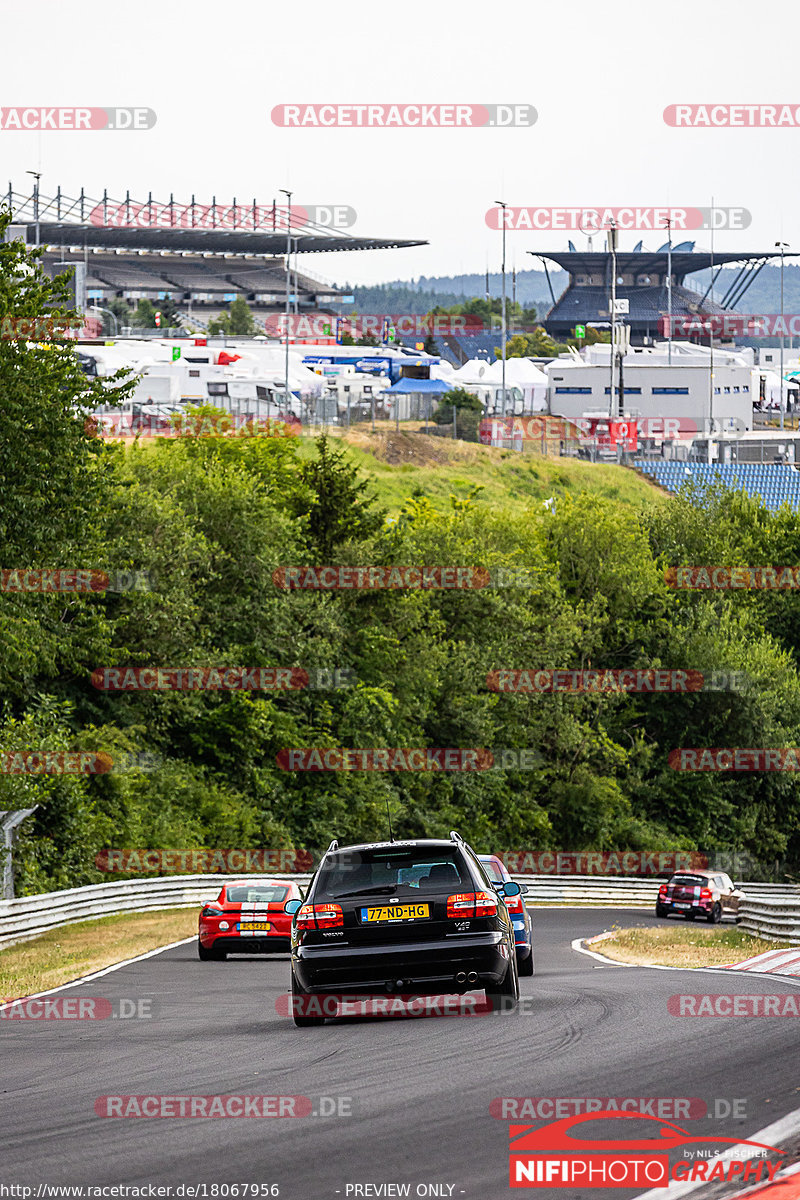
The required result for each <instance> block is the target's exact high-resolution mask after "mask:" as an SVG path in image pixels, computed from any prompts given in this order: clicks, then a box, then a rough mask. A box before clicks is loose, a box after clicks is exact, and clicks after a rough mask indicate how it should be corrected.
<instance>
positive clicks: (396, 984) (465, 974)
mask: <svg viewBox="0 0 800 1200" xmlns="http://www.w3.org/2000/svg"><path fill="white" fill-rule="evenodd" d="M455 981H456V983H457V984H458V985H459V987H463V986H465V985H466V984H473V985H474V984H476V983H477V982H478V972H477V971H459V972H458V974H457V975H456V977H455ZM410 982H411V981H410V980H408V979H389V980H387V982H386V991H387V992H402V991H403V989H404V988H407V987H408V986H409V985H410Z"/></svg>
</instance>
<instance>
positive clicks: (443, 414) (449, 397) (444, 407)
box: [433, 387, 483, 425]
mask: <svg viewBox="0 0 800 1200" xmlns="http://www.w3.org/2000/svg"><path fill="white" fill-rule="evenodd" d="M453 409H455V410H456V411H457V413H458V414H459V415H460V414H461V413H462V412H474V413H481V412H483V405H482V404H481V402H480V400H479V399H478V397H477V396H476V395H474V394H473V393H472V392H470V391H469V390H468V389H467V388H462V387H459V388H452V389H451V390H450V391H449V392H445V393H444V395H443V396H442V398H441V400H440V401H439V407H438V408H437V409H436V412H435V413H434V414H433V419H434V421H435V422H436V424H437V425H450V424H452V421H453Z"/></svg>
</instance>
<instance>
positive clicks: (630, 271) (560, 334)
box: [529, 242, 776, 345]
mask: <svg viewBox="0 0 800 1200" xmlns="http://www.w3.org/2000/svg"><path fill="white" fill-rule="evenodd" d="M639 246H641V243H639ZM639 246H637V248H636V249H635V250H633V251H629V252H626V251H622V250H618V251H617V255H616V269H617V289H616V295H617V299H618V300H623V301H624V300H627V302H628V313H627V314H625V315H624V316H620V318H619V320H620V321H624V323H625V324H626V325H627V326H629V327H630V331H631V342H632V343H633V344H634V345H647V344H648V343H650V342H652V341H654V340H655V339H656V338H658V337H660V336H661V334H662V330H661V329H660V327H659V321H660V319H661V318H662V317H665V316H666V315H667V313H668V311H669V310H670V305H669V299H668V294H667V266H668V261H669V256H668V249H667V246H666V245H664V246H661V247H660V248H659V249H658V250H656V251H653V252H650V251H646V250H641V249H639ZM694 246H695V244H694V242H681V243H679V244H678V245H677V246H675V247H673V249H672V251H671V257H672V303H671V311H672V315H673V317H676V318H677V317H695V318H696V317H697V316H698V315H707V316H711V315H714V314H717V313H733V312H735V311H736V310H734V308H733V307H732V306H733V305H734V304H738V303H739V302H740V301H741V299H742V298H743V296H744V294H745V292H746V291H747V288H748V287H749V286H750V284H751V283H752V282H753V280H754V279H755V278H756V277H757V275H758V273H759V272H760V270H761V269H762V267H764V266H765V265H766V263H767V262H768V261H769V260H770V259H771V258H774V257H776V255H775V254H774V253H772V252H758V251H747V252H743V253H738V254H733V253H727V254H725V253H717V254H714V255H712V254H710V253H708V252H707V251H696V250H695V248H694ZM529 253H531V254H533V255H535V256H536V257H537V258H539V259H541V261H542V264H543V265H544V268H545V271H547V262H548V261H550V262H554V263H557V264H558V266H559V267H561V268H562V270H564V271H566V272H567V273H568V274H569V284H568V285H567V288H566V290H565V291H564V292H563V293H562V294H561V296H559V298H558V299H556V297H555V295H554V294H553V292H552V288H551V296H552V299H553V306H552V308H551V309H550V311H549V313H548V314H547V316H546V317H545V318H544V325H545V328H546V329H547V332H548V333H549V334H550V336H551V337H553V338H555V340H556V341H563V340H564V339H565V338H567V337H570V336H572V333H573V330H574V329H575V326H576V324H581V325H601V326H602V325H606V326H607V325H608V324H609V323H610V320H611V317H610V309H611V269H612V256H611V254H610V253H608V252H592V251H589V252H586V253H582V252H581V251H578V250H575V249H574V247H573V248H571V249H570V250H568V251H564V252H556V253H553V252H551V251H547V250H531V251H529ZM729 263H739V264H741V266H740V269H739V271H737V272H736V273H735V275H734V278H733V280H732V281H731V283H730V284H729V286H728V287H727V288H726V290H725V293H724V294H723V296H722V297H721V298H720V299H719V300H717V299H713V298H712V295H711V293H712V287H711V284H709V286H708V287H706V288H702V289H699V288H696V287H694V286H693V285H692V284H687V283H686V276H687V275H693V274H694V273H695V272H697V271H705V270H708V269H709V268H711V267H713V268H715V269H717V268H721V267H723V266H725V265H726V264H729ZM548 282H549V274H548ZM694 336H695V338H696V335H694ZM705 340H707V338H706V339H705Z"/></svg>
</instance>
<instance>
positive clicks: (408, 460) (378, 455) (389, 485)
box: [303, 422, 666, 515]
mask: <svg viewBox="0 0 800 1200" xmlns="http://www.w3.org/2000/svg"><path fill="white" fill-rule="evenodd" d="M417 428H418V426H417V425H416V423H415V422H410V423H409V425H408V426H407V427H406V428H403V429H401V430H400V432H399V433H397V432H395V430H394V429H391V430H378V431H376V432H375V433H374V434H373V433H372V432H371V430H370V428H369V425H364V426H357V427H353V428H351V429H350V430H349V431H346V430H341V431H336V432H337V433H338V435H339V437H340V439H341V440H342V441H343V442H344V443H345V445H346V446H347V453H348V457H349V459H350V460H351V462H352V463H353V465H354V466H357V467H358V468H359V469H361V470H362V471H363V472H365V473H366V474H368V475H369V476H371V477H372V479H373V480H374V484H375V490H376V492H377V494H378V497H379V500H380V503H381V504H382V505H383V506H384V507H385V508H387V509H388V510H389V513H390V514H391V515H396V514H397V513H398V512H399V511H400V509H401V507H402V506H403V504H404V503H405V501H406V500H407V499H408V497H409V496H411V495H412V494H414V493H415V492H416V493H417V494H419V492H420V491H421V492H423V493H424V494H425V496H427V498H428V499H429V500H430V502H431V504H433V506H434V507H435V508H436V509H438V510H439V511H440V512H445V511H449V510H450V508H451V502H450V497H451V496H455V497H456V498H457V499H466V497H467V496H468V495H469V493H470V491H471V490H472V489H473V488H476V487H479V488H481V489H482V490H481V492H480V494H479V496H478V497H476V502H477V503H479V504H485V505H487V506H489V507H491V508H494V509H501V508H502V509H505V510H506V511H507V512H509V513H513V514H515V515H520V514H521V513H523V512H524V511H525V510H526V509H527V508H529V507H531V506H532V505H538V504H542V503H543V502H544V501H545V500H548V499H550V497H553V496H554V497H555V498H556V499H558V497H559V496H563V495H565V494H567V493H571V494H572V495H573V496H576V495H578V494H580V493H582V492H586V493H593V494H595V495H597V496H598V497H602V498H604V499H614V500H619V501H621V502H622V503H623V504H628V505H633V506H636V507H641V506H643V505H646V504H648V503H650V504H663V503H664V501H665V499H666V497H665V494H664V493H663V492H662V491H661V490H660V489H659V488H657V487H655V486H654V485H653V484H652V483H649V482H648V481H647V480H645V479H643V478H642V477H641V476H639V475H637V474H636V473H635V472H634V471H632V470H631V469H629V468H627V467H618V466H615V465H613V464H605V463H588V462H583V461H578V460H577V459H574V458H558V457H556V458H552V457H548V458H545V457H542V455H541V454H539V453H530V452H526V453H525V454H519V453H517V452H515V451H511V450H499V449H496V448H493V447H491V446H481V445H477V444H476V443H474V442H462V441H452V440H450V439H447V438H438V437H431V436H430V435H428V434H425V433H419V432H417V431H416V430H417ZM303 441H304V447H303V453H304V455H308V456H310V455H311V454H312V453H313V442H312V440H311V439H308V440H307V441H306V439H303Z"/></svg>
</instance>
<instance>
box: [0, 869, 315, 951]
mask: <svg viewBox="0 0 800 1200" xmlns="http://www.w3.org/2000/svg"><path fill="white" fill-rule="evenodd" d="M236 878H237V877H236V876H235V875H234V876H231V875H170V876H166V877H161V878H159V879H126V880H115V881H112V882H109V883H97V884H92V885H90V886H89V887H80V888H69V889H67V890H66V891H63V892H45V893H43V894H42V895H38V896H20V897H19V898H18V899H16V900H0V949H2V947H4V946H11V945H14V943H16V942H24V941H27V940H29V939H30V938H34V937H38V936H39V935H40V934H42V933H46V932H47V931H48V930H49V929H57V928H58V927H59V926H61V925H71V924H73V923H74V922H75V921H89V920H91V919H92V918H93V917H106V916H110V915H111V914H113V913H122V912H148V911H152V910H153V909H158V908H196V907H198V906H199V905H200V904H203V903H204V902H206V901H208V900H213V899H214V898H215V897H216V896H218V895H219V891H220V888H221V887H222V885H223V883H225V882H226V881H229V880H235V879H236ZM239 878H242V877H241V876H239ZM270 878H272V879H293V880H294V881H295V882H296V883H299V884H300V885H301V886H302V885H304V884H307V883H308V882H309V880H310V879H311V876H310V875H280V874H278V873H277V872H276V873H275V874H274V875H271V876H270Z"/></svg>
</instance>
